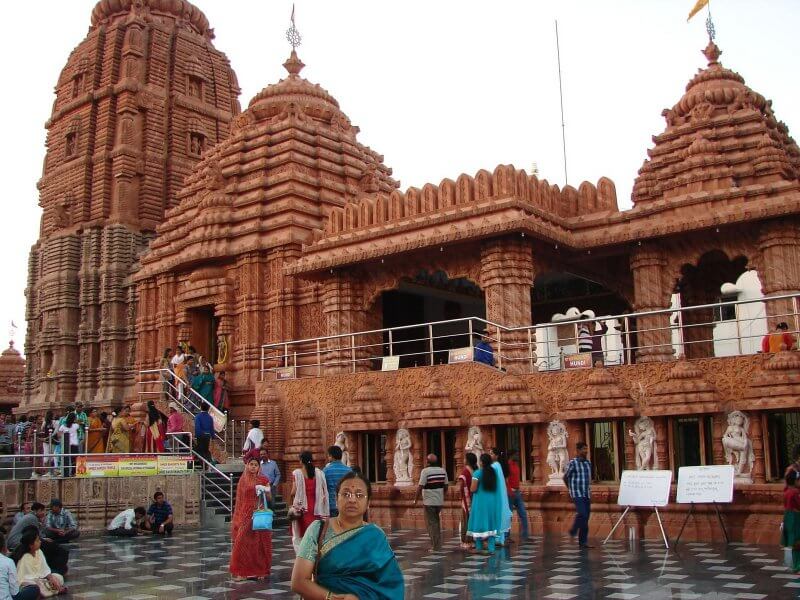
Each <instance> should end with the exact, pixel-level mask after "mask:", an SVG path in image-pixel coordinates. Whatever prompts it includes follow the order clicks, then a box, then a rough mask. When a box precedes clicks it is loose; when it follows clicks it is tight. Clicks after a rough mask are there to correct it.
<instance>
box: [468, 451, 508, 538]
mask: <svg viewBox="0 0 800 600" xmlns="http://www.w3.org/2000/svg"><path fill="white" fill-rule="evenodd" d="M489 468H491V469H492V470H494V472H495V476H496V478H497V486H496V487H495V489H494V490H492V491H489V490H486V489H485V488H484V487H483V481H484V478H483V472H484V469H478V470H477V471H475V472H474V473H473V474H472V476H473V478H477V479H478V489H477V491H476V492H475V494H473V496H472V506H471V507H470V511H469V523H468V526H467V535H469V536H472V537H473V538H476V539H485V538H489V537H499V536H501V535H502V534H504V533H506V532H507V531H509V530H510V529H511V509H510V508H509V507H508V494H507V493H506V482H505V480H504V479H503V469H502V468H501V467H500V465H499V464H498V463H492V466H491V467H489Z"/></svg>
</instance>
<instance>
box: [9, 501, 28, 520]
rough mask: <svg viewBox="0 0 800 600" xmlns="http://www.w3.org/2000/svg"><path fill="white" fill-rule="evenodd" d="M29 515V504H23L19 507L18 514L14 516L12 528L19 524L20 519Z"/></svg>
mask: <svg viewBox="0 0 800 600" xmlns="http://www.w3.org/2000/svg"><path fill="white" fill-rule="evenodd" d="M29 514H31V503H30V502H23V503H22V506H20V507H19V512H18V513H17V514H15V515H14V522H13V523H12V526H13V525H16V524H17V523H19V522H20V520H21V519H22V517H24V516H25V515H29Z"/></svg>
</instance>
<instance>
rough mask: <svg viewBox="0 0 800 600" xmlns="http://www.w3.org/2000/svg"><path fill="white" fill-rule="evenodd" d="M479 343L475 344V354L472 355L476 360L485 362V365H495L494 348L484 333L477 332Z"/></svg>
mask: <svg viewBox="0 0 800 600" xmlns="http://www.w3.org/2000/svg"><path fill="white" fill-rule="evenodd" d="M475 335H476V337H477V339H478V343H477V344H475V349H474V351H473V352H474V354H473V356H472V358H473V360H474V361H475V362H479V363H483V364H485V365H489V366H490V367H493V366H494V350H493V349H492V346H491V345H490V344H489V341H488V340H487V338H486V335H485V334H484V333H476V334H475Z"/></svg>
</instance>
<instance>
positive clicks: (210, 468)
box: [172, 432, 235, 515]
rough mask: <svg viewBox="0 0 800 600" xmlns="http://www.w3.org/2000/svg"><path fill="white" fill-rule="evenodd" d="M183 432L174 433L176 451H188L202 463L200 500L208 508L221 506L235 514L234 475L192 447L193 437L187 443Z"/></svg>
mask: <svg viewBox="0 0 800 600" xmlns="http://www.w3.org/2000/svg"><path fill="white" fill-rule="evenodd" d="M182 433H183V432H181V433H177V432H176V433H174V434H172V435H173V436H174V438H173V440H174V442H175V443H176V445H177V446H178V447H177V449H176V451H177V452H181V451H184V450H185V451H186V452H189V453H190V454H191V455H192V456H194V459H195V461H199V462H200V464H201V465H202V469H203V470H202V473H201V476H200V501H201V502H202V503H203V504H204V505H205V506H206V508H221V509H224V510H225V511H227V512H228V513H229V514H231V515H233V499H234V498H235V496H234V493H233V475H231V474H225V473H223V472H222V471H221V470H220V469H219V468H217V466H216V465H215V464H214V463H211V462H209V461H207V460H206V459H205V458H203V457H202V456H201V455H200V454H198V452H197V451H196V450H195V449H194V448H193V447H192V443H191V438H190V440H189V443H188V444H187V443H186V442H185V441H184V440H183V439H182V438H181V437H180V436H181V435H182ZM212 475H215V476H217V477H218V478H220V479H222V484H219V483H217V482H216V481H214V479H213V478H212Z"/></svg>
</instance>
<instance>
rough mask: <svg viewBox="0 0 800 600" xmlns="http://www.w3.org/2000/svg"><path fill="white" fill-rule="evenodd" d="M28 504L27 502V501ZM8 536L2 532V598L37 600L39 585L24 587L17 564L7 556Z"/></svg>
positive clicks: (0, 558)
mask: <svg viewBox="0 0 800 600" xmlns="http://www.w3.org/2000/svg"><path fill="white" fill-rule="evenodd" d="M26 504H27V503H26ZM7 550H8V549H7V548H6V538H5V536H4V535H3V534H2V533H0V598H2V599H3V600H8V599H9V598H10V599H11V600H37V599H38V598H39V586H36V585H26V586H24V587H22V588H20V587H19V583H17V566H16V565H15V564H14V561H13V560H11V559H10V558H8V556H6V552H7Z"/></svg>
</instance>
